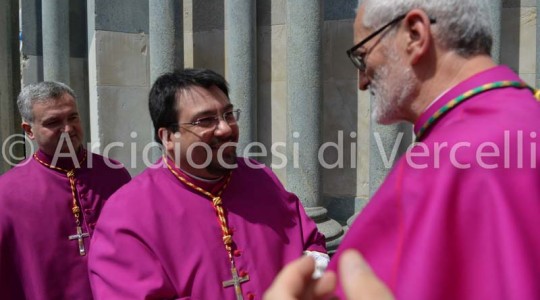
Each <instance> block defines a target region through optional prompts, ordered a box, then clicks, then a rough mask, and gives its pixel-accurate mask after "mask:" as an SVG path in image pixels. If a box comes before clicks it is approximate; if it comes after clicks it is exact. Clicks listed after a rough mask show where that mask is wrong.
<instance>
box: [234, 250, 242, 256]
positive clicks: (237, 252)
mask: <svg viewBox="0 0 540 300" xmlns="http://www.w3.org/2000/svg"><path fill="white" fill-rule="evenodd" d="M233 255H234V256H236V257H238V256H240V255H242V251H240V250H238V249H236V250H234V252H233Z"/></svg>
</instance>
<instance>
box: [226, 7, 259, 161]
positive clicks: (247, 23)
mask: <svg viewBox="0 0 540 300" xmlns="http://www.w3.org/2000/svg"><path fill="white" fill-rule="evenodd" d="M256 54H257V20H256V1H252V0H226V1H225V70H226V71H225V74H226V77H227V80H228V82H229V85H230V98H231V101H232V102H233V104H234V105H235V107H236V108H240V109H241V110H242V113H241V117H240V139H239V141H238V150H239V154H240V155H241V156H245V155H244V154H243V153H244V152H243V151H244V149H245V147H246V145H247V144H249V143H251V142H254V141H256V140H257V137H256V133H257V65H256Z"/></svg>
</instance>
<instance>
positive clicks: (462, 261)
mask: <svg viewBox="0 0 540 300" xmlns="http://www.w3.org/2000/svg"><path fill="white" fill-rule="evenodd" d="M489 6H490V3H489V1H488V0H445V1H437V0H364V1H363V3H362V4H361V5H360V6H359V9H358V11H357V15H356V20H355V23H354V40H355V42H356V45H355V46H354V47H352V48H351V49H350V50H349V51H347V54H348V56H349V57H350V58H351V60H352V62H353V63H354V65H355V66H356V67H357V68H358V76H359V88H360V89H362V90H366V89H369V90H370V92H371V93H372V95H373V97H374V103H375V109H374V111H373V118H375V119H376V120H377V121H378V122H379V123H383V124H390V123H394V122H397V121H408V122H411V123H413V124H414V132H415V134H416V142H417V143H416V144H415V145H414V146H412V147H411V148H410V149H409V150H408V151H407V153H405V155H404V156H403V157H402V158H401V159H400V160H399V161H398V162H397V163H396V164H395V165H394V167H393V169H392V170H391V172H390V173H389V174H388V176H387V178H386V180H385V181H384V183H383V184H382V185H381V187H380V188H379V190H378V191H377V192H376V193H375V195H374V196H373V198H372V199H371V201H370V203H369V204H368V205H367V206H366V207H365V208H364V210H363V211H362V213H361V214H360V215H359V216H358V219H357V220H356V221H355V223H354V224H353V225H352V227H351V228H350V229H349V231H348V233H347V235H346V236H345V238H344V239H343V242H342V243H341V245H340V247H339V249H338V252H337V253H336V255H335V256H334V257H333V258H332V261H331V262H330V265H329V270H333V271H334V272H337V273H339V275H338V291H337V294H338V295H339V296H341V297H342V296H343V294H342V292H343V291H342V290H341V289H342V287H341V285H342V283H343V282H344V281H345V280H343V278H342V277H343V276H350V275H344V272H343V268H342V267H343V266H342V265H340V266H339V267H338V261H340V259H341V257H342V254H343V253H345V252H346V251H347V250H349V249H355V250H358V251H359V252H361V253H362V255H363V256H364V257H365V259H366V261H367V263H368V264H369V265H371V267H372V269H373V271H374V272H375V274H376V275H377V276H379V277H380V278H381V280H382V281H383V282H384V283H385V284H386V285H387V286H388V287H389V288H390V290H391V291H392V292H393V293H394V294H395V296H396V298H397V299H415V300H416V299H540V286H539V285H538V282H539V278H540V235H539V234H538V228H540V218H539V217H538V216H539V214H540V184H539V182H540V170H539V168H538V162H540V152H539V150H538V147H537V144H538V130H539V128H540V118H539V116H540V103H538V101H537V99H535V95H534V90H533V89H532V88H530V87H529V86H528V85H527V84H526V83H524V82H523V80H522V79H520V78H519V77H518V75H517V74H515V73H514V72H513V71H512V70H510V69H509V68H508V67H505V66H497V65H496V64H495V62H494V61H493V60H492V59H491V57H490V51H491V44H492V32H491V28H492V25H491V24H492V23H491V18H490V13H489V12H490V7H489ZM345 258H347V257H344V259H345ZM349 258H350V256H349ZM349 258H347V259H349ZM346 265H347V264H346ZM349 270H350V269H349ZM357 270H358V269H357ZM297 271H298V272H300V271H301V270H300V269H299V268H298V269H297ZM308 271H309V270H308ZM353 272H354V271H353ZM360 272H361V271H360ZM298 274H300V273H298ZM329 274H330V273H329ZM326 276H333V275H326ZM298 278H306V277H305V276H304V277H302V276H301V275H298ZM299 282H302V281H299ZM306 282H307V281H304V283H305V284H306V286H305V287H307V283H306ZM321 282H327V281H321ZM297 287H298V286H297ZM345 288H346V286H345ZM291 291H292V290H289V292H290V293H289V295H292V294H293V292H291ZM294 292H296V295H299V293H298V290H296V291H294ZM306 292H307V291H306ZM311 292H313V291H311ZM349 296H350V298H349V299H356V297H357V296H358V295H357V294H349ZM269 299H270V298H269ZM282 299H285V298H282ZM288 299H296V298H295V297H289V298H288ZM302 299H304V298H302ZM374 299H375V298H374Z"/></svg>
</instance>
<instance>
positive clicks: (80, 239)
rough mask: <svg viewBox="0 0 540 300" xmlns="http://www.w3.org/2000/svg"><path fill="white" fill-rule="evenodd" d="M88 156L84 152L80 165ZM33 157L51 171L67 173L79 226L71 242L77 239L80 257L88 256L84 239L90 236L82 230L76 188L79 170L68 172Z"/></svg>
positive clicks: (71, 237) (73, 211)
mask: <svg viewBox="0 0 540 300" xmlns="http://www.w3.org/2000/svg"><path fill="white" fill-rule="evenodd" d="M86 156H87V153H86V151H84V154H83V158H82V159H81V161H80V162H79V165H82V164H83V163H84V161H85V160H86ZM33 157H34V159H35V160H36V161H37V162H39V163H40V164H42V165H44V166H45V167H47V168H49V169H54V170H57V171H60V172H63V173H66V176H67V178H68V179H69V186H70V187H71V197H72V199H73V204H72V207H71V212H72V213H73V216H74V217H75V224H76V225H77V234H75V235H70V236H69V239H70V240H75V239H77V241H78V243H79V255H81V256H84V255H86V250H85V249H84V242H83V238H87V237H89V236H90V235H89V234H88V233H87V232H85V233H83V232H82V228H81V208H80V207H79V205H78V203H77V189H76V187H75V170H76V169H77V168H76V167H74V168H73V169H71V170H67V169H63V168H60V167H57V166H53V165H50V164H48V163H46V162H44V161H42V160H41V159H39V157H38V156H37V153H34V155H33Z"/></svg>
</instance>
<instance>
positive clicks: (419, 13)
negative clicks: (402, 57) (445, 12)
mask: <svg viewBox="0 0 540 300" xmlns="http://www.w3.org/2000/svg"><path fill="white" fill-rule="evenodd" d="M403 24H404V26H405V29H406V32H407V48H406V49H407V54H408V56H409V61H410V64H411V65H415V64H417V63H418V61H419V60H420V59H421V58H422V57H423V56H425V55H426V54H427V52H428V51H429V48H430V46H432V45H431V44H432V41H433V36H432V32H431V24H432V21H431V20H430V18H429V16H428V15H427V14H426V13H425V12H424V11H423V10H421V9H413V10H411V11H410V12H409V13H407V15H406V16H405V19H404V20H403Z"/></svg>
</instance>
